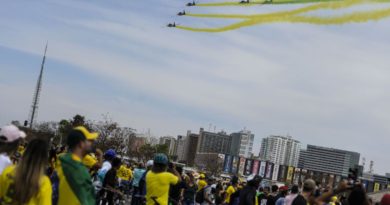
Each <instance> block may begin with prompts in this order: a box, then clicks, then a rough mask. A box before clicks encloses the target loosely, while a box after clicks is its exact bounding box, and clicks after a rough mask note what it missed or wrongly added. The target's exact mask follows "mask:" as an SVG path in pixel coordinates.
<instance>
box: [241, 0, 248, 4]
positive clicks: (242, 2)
mask: <svg viewBox="0 0 390 205" xmlns="http://www.w3.org/2000/svg"><path fill="white" fill-rule="evenodd" d="M240 4H249V0H242V1H240Z"/></svg>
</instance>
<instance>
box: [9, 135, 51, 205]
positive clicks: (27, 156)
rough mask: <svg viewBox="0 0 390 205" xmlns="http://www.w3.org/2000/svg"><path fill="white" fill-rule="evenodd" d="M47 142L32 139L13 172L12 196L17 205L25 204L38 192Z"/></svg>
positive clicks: (43, 169)
mask: <svg viewBox="0 0 390 205" xmlns="http://www.w3.org/2000/svg"><path fill="white" fill-rule="evenodd" d="M48 149H49V146H48V142H47V141H45V140H42V139H34V140H31V141H30V143H28V145H27V148H26V150H25V151H24V154H23V157H22V159H21V161H20V162H19V164H18V165H17V167H16V170H15V181H14V182H15V183H14V186H15V187H14V191H15V192H14V196H18V197H17V199H14V200H17V201H18V202H19V203H18V204H27V202H28V201H29V200H30V199H31V197H33V196H34V195H36V194H37V192H38V191H39V188H40V187H39V186H40V180H41V177H42V176H43V175H44V171H45V168H46V164H47V159H48V153H49V151H48Z"/></svg>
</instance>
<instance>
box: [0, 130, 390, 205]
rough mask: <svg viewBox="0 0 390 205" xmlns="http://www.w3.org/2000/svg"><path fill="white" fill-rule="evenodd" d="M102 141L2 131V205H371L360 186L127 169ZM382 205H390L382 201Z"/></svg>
mask: <svg viewBox="0 0 390 205" xmlns="http://www.w3.org/2000/svg"><path fill="white" fill-rule="evenodd" d="M98 136H99V134H98V133H94V132H90V131H89V130H87V129H86V128H85V127H82V126H78V127H75V128H73V130H72V131H71V132H70V133H69V135H68V136H67V142H66V146H60V147H50V146H51V145H50V144H49V143H48V141H47V140H44V139H39V138H36V139H30V140H29V141H28V143H26V142H24V141H25V140H24V138H25V137H26V134H25V133H24V132H22V131H20V130H19V129H18V128H17V127H16V126H13V125H7V126H4V127H3V128H1V130H0V173H1V175H0V205H15V204H21V205H24V204H28V205H35V204H36V205H41V204H42V205H50V204H58V205H76V204H82V205H98V204H104V205H105V204H109V205H113V204H131V205H374V203H373V202H372V200H371V199H370V198H369V197H368V196H367V194H366V192H365V189H364V187H363V186H362V185H361V184H360V183H359V181H358V180H357V181H348V180H343V181H341V182H340V183H339V184H338V185H337V187H332V186H328V187H325V188H320V187H319V186H318V184H316V182H315V181H313V180H312V179H307V180H305V181H304V183H303V184H302V185H301V186H298V185H289V186H277V185H272V186H271V187H269V186H265V187H264V186H262V185H261V184H262V183H261V182H262V180H263V179H262V178H261V177H260V176H258V175H251V176H248V177H247V178H246V179H245V180H242V179H241V178H239V177H237V176H232V177H231V179H230V181H223V180H221V179H219V178H218V177H214V176H208V175H207V174H206V173H201V174H199V175H197V174H196V175H195V174H194V173H191V172H184V171H183V169H182V168H181V167H176V166H175V163H172V162H170V161H169V159H168V157H167V156H166V155H165V154H162V153H158V154H156V155H155V156H154V158H153V159H151V160H149V161H147V162H146V163H142V162H139V163H136V164H134V163H133V164H130V163H129V162H125V161H124V160H122V159H121V158H119V157H118V156H117V154H116V151H115V150H113V149H108V150H105V152H103V151H101V150H99V149H95V148H94V142H95V140H96V139H97V138H98ZM379 204H380V205H390V195H385V196H384V197H383V199H382V201H381V202H380V203H379Z"/></svg>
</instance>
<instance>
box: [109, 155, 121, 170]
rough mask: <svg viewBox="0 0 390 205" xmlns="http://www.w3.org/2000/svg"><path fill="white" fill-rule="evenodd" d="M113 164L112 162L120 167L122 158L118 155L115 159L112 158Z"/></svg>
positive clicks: (113, 165) (114, 165)
mask: <svg viewBox="0 0 390 205" xmlns="http://www.w3.org/2000/svg"><path fill="white" fill-rule="evenodd" d="M111 164H112V167H116V168H118V167H120V166H121V164H122V160H121V159H120V158H118V157H115V158H114V159H112V162H111Z"/></svg>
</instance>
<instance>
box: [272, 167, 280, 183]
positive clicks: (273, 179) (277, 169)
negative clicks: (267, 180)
mask: <svg viewBox="0 0 390 205" xmlns="http://www.w3.org/2000/svg"><path fill="white" fill-rule="evenodd" d="M278 174H279V165H278V164H274V170H273V172H272V181H278Z"/></svg>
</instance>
